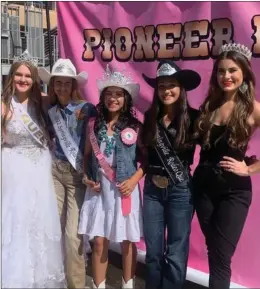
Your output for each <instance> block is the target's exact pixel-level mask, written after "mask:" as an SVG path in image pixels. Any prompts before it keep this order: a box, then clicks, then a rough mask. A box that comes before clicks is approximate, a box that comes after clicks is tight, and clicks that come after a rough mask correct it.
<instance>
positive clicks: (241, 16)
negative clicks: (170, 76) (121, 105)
mask: <svg viewBox="0 0 260 289" xmlns="http://www.w3.org/2000/svg"><path fill="white" fill-rule="evenodd" d="M57 3H58V34H59V48H60V55H61V57H62V58H69V59H71V60H72V62H73V63H74V64H75V66H76V68H77V71H78V72H79V71H83V70H85V71H87V72H88V73H89V80H88V84H87V86H85V87H84V90H83V93H84V96H85V98H86V99H87V100H89V101H91V102H93V103H94V104H96V103H97V102H98V91H97V86H96V79H97V78H99V77H100V76H101V74H102V72H103V70H104V67H105V66H106V63H105V62H103V61H102V60H101V57H100V55H101V48H99V49H98V50H96V51H95V60H94V61H92V62H86V61H83V60H82V54H83V51H84V42H85V41H84V37H83V30H84V29H98V30H99V31H102V29H103V28H111V29H112V31H113V32H114V31H115V30H116V29H117V28H119V27H128V28H129V29H130V30H131V31H133V30H134V27H136V26H146V25H155V26H156V25H158V24H165V23H182V24H184V23H185V22H187V21H194V20H205V19H206V20H208V21H209V22H210V21H211V20H212V19H217V18H229V19H230V20H231V21H232V23H233V27H234V40H235V41H236V42H239V43H242V44H245V45H247V46H248V47H250V48H251V47H252V44H253V40H252V38H251V36H252V34H253V33H254V31H253V29H252V26H251V20H252V18H253V16H254V15H256V14H257V13H258V14H260V3H259V2H174V3H173V2H95V3H94V2H92V3H90V2H57ZM258 29H259V30H260V27H259V28H258ZM259 30H258V31H259ZM258 34H259V33H258ZM211 36H212V35H210V36H209V37H208V40H210V37H211ZM258 41H259V42H260V40H258ZM177 63H178V65H179V66H181V67H182V68H190V69H194V70H196V71H197V72H199V73H200V75H201V76H202V82H201V85H200V86H199V87H198V88H197V89H196V90H194V91H192V92H190V93H189V94H188V97H189V101H190V104H191V105H192V106H194V107H195V108H198V107H199V105H200V104H201V103H202V101H203V99H204V97H205V95H206V91H207V88H208V82H209V76H210V73H211V70H212V65H213V60H212V59H211V58H210V59H207V60H193V61H178V62H177ZM115 64H116V66H117V67H125V68H126V69H127V70H128V71H129V72H131V74H132V77H133V78H134V79H135V80H136V81H137V82H139V83H140V85H141V93H140V96H139V99H138V101H137V104H136V108H137V109H138V111H139V116H140V118H141V119H142V115H143V112H144V111H145V110H146V109H147V108H148V106H149V104H150V101H151V98H152V89H151V88H150V87H149V86H148V85H147V84H146V83H145V81H144V80H143V78H142V76H141V74H142V73H143V72H144V73H146V75H150V76H154V75H155V71H156V67H157V64H158V62H157V61H154V62H134V61H133V60H132V59H131V60H130V61H128V62H125V63H119V62H116V61H114V60H113V61H112V65H115ZM252 66H253V71H254V72H255V75H256V77H257V80H258V77H259V75H260V59H259V58H253V59H252ZM256 97H257V99H258V100H260V83H259V81H257V87H256ZM251 154H255V155H257V157H258V158H260V132H259V131H258V132H257V133H256V134H255V135H254V137H253V139H252V141H251V142H250V147H249V150H248V155H251ZM197 162H198V151H197V153H196V156H195V163H194V166H196V165H197ZM252 180H253V202H252V206H251V209H250V213H249V216H248V219H247V222H246V226H245V228H244V231H243V235H242V237H241V239H240V242H239V245H238V248H237V251H236V254H235V256H234V259H233V266H232V268H233V274H232V281H233V282H236V283H238V284H241V285H244V286H246V287H251V288H256V287H258V288H259V287H260V275H259V272H260V271H259V268H260V249H259V245H260V232H259V229H258V226H259V223H260V214H259V211H260V176H259V175H258V176H255V177H253V178H252ZM203 244H204V239H203V236H202V234H201V232H200V228H199V225H198V222H197V218H196V217H195V218H194V220H193V226H192V233H191V246H190V257H189V267H191V268H194V269H197V270H200V271H203V272H206V273H207V272H208V265H207V256H206V249H205V246H204V245H203ZM139 245H140V248H143V249H145V247H144V244H139Z"/></svg>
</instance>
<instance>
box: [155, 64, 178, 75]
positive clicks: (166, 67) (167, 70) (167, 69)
mask: <svg viewBox="0 0 260 289" xmlns="http://www.w3.org/2000/svg"><path fill="white" fill-rule="evenodd" d="M176 72H177V70H176V69H175V68H174V67H172V66H171V65H170V64H169V63H164V64H163V65H162V66H161V67H160V68H159V69H158V70H157V72H156V76H157V77H159V76H168V75H172V74H174V73H176Z"/></svg>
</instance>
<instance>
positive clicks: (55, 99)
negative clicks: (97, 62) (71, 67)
mask: <svg viewBox="0 0 260 289" xmlns="http://www.w3.org/2000/svg"><path fill="white" fill-rule="evenodd" d="M54 81H55V76H53V77H52V78H51V79H50V82H49V87H48V96H49V98H50V102H51V103H50V104H51V105H54V104H56V103H57V102H59V99H58V97H57V95H56V93H55V91H54ZM71 99H72V100H74V101H81V100H84V98H83V97H82V96H81V95H80V92H79V89H78V83H77V81H76V79H74V78H72V93H71Z"/></svg>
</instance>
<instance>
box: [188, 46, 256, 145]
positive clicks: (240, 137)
mask: <svg viewBox="0 0 260 289" xmlns="http://www.w3.org/2000/svg"><path fill="white" fill-rule="evenodd" d="M223 59H230V60H232V61H234V62H235V63H236V65H238V66H239V67H240V68H241V69H242V73H243V77H244V82H245V83H246V84H247V85H248V89H247V91H246V92H245V93H242V92H241V91H239V90H238V91H237V93H236V99H235V102H236V104H235V107H234V110H233V112H232V114H231V117H230V119H229V121H228V123H227V131H228V132H229V136H228V144H229V146H231V147H233V148H239V149H244V148H245V147H246V146H247V143H248V140H249V138H250V136H251V134H252V129H251V127H250V125H249V124H248V117H249V116H250V115H251V114H252V112H253V110H254V100H255V76H254V73H253V71H252V68H251V65H250V63H249V61H248V60H247V58H246V57H244V56H243V55H242V54H240V53H238V52H235V51H228V52H223V53H221V54H220V55H219V57H218V58H217V60H216V61H215V64H214V67H213V71H212V74H211V78H210V84H209V90H208V96H207V98H206V99H205V101H204V102H203V104H202V105H201V107H200V110H201V114H200V117H199V118H198V120H197V122H196V125H195V134H194V137H195V138H197V139H199V140H200V141H201V142H202V146H203V147H204V148H210V143H209V142H210V135H211V129H212V127H213V122H212V120H213V118H214V115H215V113H216V110H217V109H218V108H219V107H220V106H221V105H222V104H223V103H224V102H225V96H224V92H223V90H222V89H221V88H220V87H219V85H218V81H217V72H218V66H219V63H220V61H221V60H223Z"/></svg>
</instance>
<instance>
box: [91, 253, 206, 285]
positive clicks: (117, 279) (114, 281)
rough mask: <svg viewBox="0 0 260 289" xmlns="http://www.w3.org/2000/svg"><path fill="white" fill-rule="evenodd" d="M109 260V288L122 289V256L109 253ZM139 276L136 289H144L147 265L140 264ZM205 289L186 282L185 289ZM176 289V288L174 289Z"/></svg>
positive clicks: (138, 268)
mask: <svg viewBox="0 0 260 289" xmlns="http://www.w3.org/2000/svg"><path fill="white" fill-rule="evenodd" d="M109 260H110V264H109V267H108V274H107V288H111V289H112V288H113V289H114V288H115V289H119V288H121V276H122V267H121V256H120V255H119V254H118V253H115V252H112V251H110V252H109ZM91 271H92V270H91V262H90V259H89V262H88V266H87V287H86V288H91V287H90V284H91V277H90V276H91V275H92V272H91ZM136 271H137V276H136V280H135V288H136V289H143V288H144V272H145V265H144V264H142V263H138V266H137V270H136ZM203 288H204V289H205V288H206V287H203V286H199V285H197V284H194V283H191V282H188V281H187V282H186V284H185V286H184V288H183V289H203ZM173 289H174V288H173Z"/></svg>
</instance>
